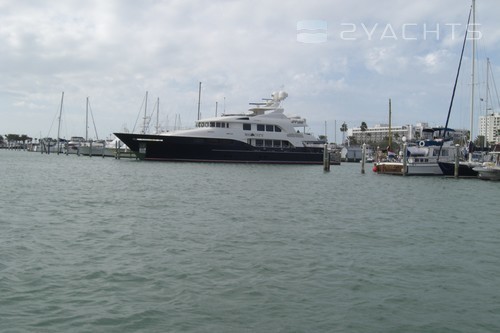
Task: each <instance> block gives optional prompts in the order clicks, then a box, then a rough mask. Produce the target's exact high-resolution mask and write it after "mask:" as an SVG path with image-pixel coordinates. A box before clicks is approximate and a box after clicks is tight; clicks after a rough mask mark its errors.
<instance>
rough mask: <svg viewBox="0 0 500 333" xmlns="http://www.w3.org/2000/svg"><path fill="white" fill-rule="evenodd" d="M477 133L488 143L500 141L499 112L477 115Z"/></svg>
mask: <svg viewBox="0 0 500 333" xmlns="http://www.w3.org/2000/svg"><path fill="white" fill-rule="evenodd" d="M479 135H482V136H484V137H485V138H486V141H487V142H488V143H490V144H493V143H498V142H500V113H498V112H495V113H490V114H488V115H486V116H480V117H479Z"/></svg>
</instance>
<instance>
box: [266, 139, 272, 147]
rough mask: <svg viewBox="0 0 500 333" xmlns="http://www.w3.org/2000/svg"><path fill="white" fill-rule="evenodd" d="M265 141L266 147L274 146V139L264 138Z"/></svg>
mask: <svg viewBox="0 0 500 333" xmlns="http://www.w3.org/2000/svg"><path fill="white" fill-rule="evenodd" d="M264 143H265V145H266V147H272V146H273V140H264Z"/></svg>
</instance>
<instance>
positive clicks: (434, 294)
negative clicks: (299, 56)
mask: <svg viewBox="0 0 500 333" xmlns="http://www.w3.org/2000/svg"><path fill="white" fill-rule="evenodd" d="M0 170H1V172H0V184H1V189H2V194H1V198H2V199H1V204H0V254H1V257H0V331H1V332H121V333H122V332H426V333H427V332H499V331H500V241H499V236H500V222H499V220H500V219H499V215H500V208H499V207H500V204H499V196H500V183H498V182H487V181H480V180H471V179H460V180H455V179H447V178H441V177H437V178H436V177H431V178H426V177H396V176H384V175H376V174H373V172H372V171H371V170H370V168H369V167H368V168H367V173H366V174H365V175H362V174H361V173H360V165H359V164H343V165H341V166H332V169H331V172H330V173H323V171H322V167H321V166H261V165H237V164H194V163H154V162H153V163H150V162H139V161H133V160H114V159H102V158H99V157H93V158H88V157H77V156H62V155H60V156H57V155H41V154H37V153H28V152H15V151H0Z"/></svg>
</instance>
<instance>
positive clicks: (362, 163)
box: [361, 143, 366, 174]
mask: <svg viewBox="0 0 500 333" xmlns="http://www.w3.org/2000/svg"><path fill="white" fill-rule="evenodd" d="M365 161H366V143H363V150H362V151H361V173H362V174H364V173H365Z"/></svg>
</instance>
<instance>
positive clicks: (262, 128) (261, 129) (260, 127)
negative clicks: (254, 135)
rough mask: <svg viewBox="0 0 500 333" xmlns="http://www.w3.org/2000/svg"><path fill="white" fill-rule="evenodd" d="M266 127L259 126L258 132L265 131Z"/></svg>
mask: <svg viewBox="0 0 500 333" xmlns="http://www.w3.org/2000/svg"><path fill="white" fill-rule="evenodd" d="M265 129H266V128H265V126H264V125H261V124H257V131H265Z"/></svg>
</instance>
